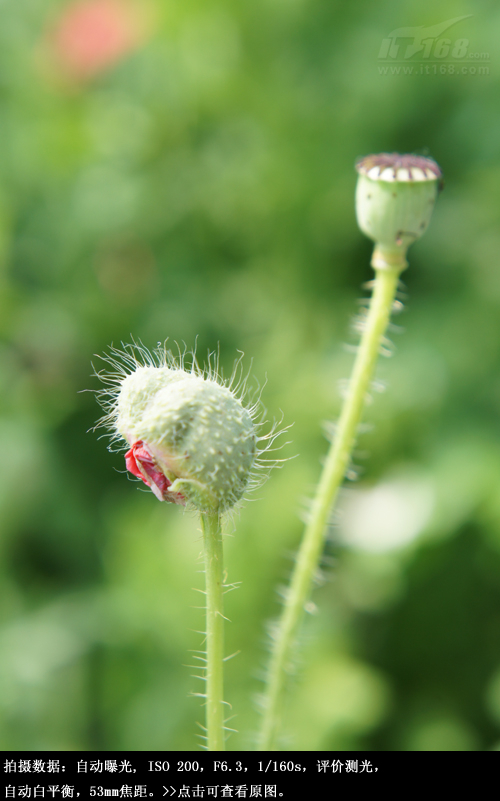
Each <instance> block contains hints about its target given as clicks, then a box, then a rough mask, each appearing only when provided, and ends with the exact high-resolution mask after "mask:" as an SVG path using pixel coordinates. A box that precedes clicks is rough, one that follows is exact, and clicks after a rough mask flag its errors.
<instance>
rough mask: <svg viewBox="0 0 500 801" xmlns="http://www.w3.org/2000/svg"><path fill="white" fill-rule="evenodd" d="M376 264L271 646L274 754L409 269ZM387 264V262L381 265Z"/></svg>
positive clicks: (269, 736) (268, 718) (267, 705)
mask: <svg viewBox="0 0 500 801" xmlns="http://www.w3.org/2000/svg"><path fill="white" fill-rule="evenodd" d="M375 254H376V257H377V258H376V263H373V262H372V263H373V266H374V267H375V282H374V289H373V295H372V299H371V302H370V307H369V310H368V315H367V318H366V322H365V328H364V332H363V336H362V339H361V343H360V346H359V349H358V353H357V356H356V360H355V363H354V367H353V371H352V375H351V379H350V382H349V388H348V392H347V396H346V398H345V401H344V404H343V408H342V412H341V415H340V419H339V423H338V426H337V431H336V436H335V438H334V440H333V442H332V445H331V447H330V451H329V453H328V456H327V459H326V462H325V466H324V469H323V473H322V476H321V480H320V483H319V486H318V489H317V492H316V497H315V499H314V502H313V506H312V509H311V516H310V521H309V523H308V525H307V526H306V530H305V532H304V537H303V539H302V543H301V545H300V548H299V551H298V554H297V558H296V563H295V569H294V572H293V575H292V579H291V584H290V588H289V591H288V594H287V597H286V600H285V606H284V609H283V612H282V616H281V619H280V622H279V627H278V630H277V632H276V637H275V638H274V641H273V646H272V652H271V660H270V665H269V672H268V678H267V687H266V694H265V701H264V710H265V711H264V717H263V722H262V730H261V735H260V740H259V745H258V749H257V750H260V751H275V750H278V749H277V748H276V736H277V732H278V727H279V725H280V719H281V711H282V704H283V697H284V692H285V681H286V676H287V674H288V673H289V672H290V662H291V658H292V649H293V646H294V642H295V638H296V635H297V630H298V627H299V624H300V621H301V619H302V613H303V609H304V605H305V603H306V602H307V599H308V597H309V595H310V592H311V586H312V582H313V578H314V573H315V571H316V570H317V567H318V563H319V560H320V557H321V552H322V549H323V543H324V539H325V533H326V530H327V522H328V517H329V515H330V509H331V507H332V505H333V503H334V502H335V499H336V497H337V494H338V490H339V487H340V485H341V484H342V481H343V480H344V477H345V474H346V471H347V469H348V467H349V462H350V459H351V454H352V450H353V447H354V444H355V442H356V437H357V431H358V427H359V424H360V422H361V417H362V414H363V408H364V405H365V400H366V395H367V392H368V389H369V386H370V382H371V380H372V377H373V373H374V369H375V365H376V362H377V357H378V353H379V350H380V345H381V342H382V338H383V336H384V333H385V330H386V328H387V324H388V322H389V317H390V314H391V309H392V305H393V302H394V298H395V295H396V291H397V286H398V282H399V275H400V273H401V271H402V270H403V269H404V268H405V267H406V261H405V259H404V254H403V255H402V257H401V259H400V263H399V264H395V263H394V262H395V261H397V260H396V259H391V258H387V259H382V255H383V254H382V250H381V248H376V249H375ZM381 261H383V262H384V263H383V264H382V263H380V262H381Z"/></svg>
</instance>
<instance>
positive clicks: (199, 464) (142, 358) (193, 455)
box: [97, 345, 280, 512]
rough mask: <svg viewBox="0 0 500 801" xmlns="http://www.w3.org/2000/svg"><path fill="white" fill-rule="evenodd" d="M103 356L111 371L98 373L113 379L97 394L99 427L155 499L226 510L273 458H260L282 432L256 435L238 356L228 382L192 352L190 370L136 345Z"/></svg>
mask: <svg viewBox="0 0 500 801" xmlns="http://www.w3.org/2000/svg"><path fill="white" fill-rule="evenodd" d="M103 358H104V360H105V361H107V362H108V363H109V364H111V365H112V366H113V368H114V369H115V372H113V373H106V372H100V373H97V375H98V376H99V377H100V378H101V380H103V381H104V382H105V383H107V384H111V387H110V388H109V389H104V390H101V391H100V392H98V397H99V400H100V403H101V405H102V406H103V407H104V409H105V410H106V412H107V415H106V416H105V417H104V418H103V419H102V420H101V421H99V424H98V425H100V424H104V425H106V426H107V427H109V428H110V429H111V431H112V440H113V441H116V442H118V443H120V445H121V444H122V443H123V441H124V440H125V442H126V444H127V447H128V450H127V453H126V454H125V464H126V467H127V470H128V471H129V472H130V473H132V474H133V475H134V476H136V477H137V478H140V479H141V480H142V481H143V482H144V483H145V484H147V486H148V487H150V489H151V490H152V492H153V493H154V494H155V495H156V497H157V498H158V499H159V500H160V501H169V502H171V503H178V504H182V505H184V506H188V507H191V508H194V509H197V510H198V511H201V512H213V511H219V512H223V511H226V510H227V509H230V508H231V507H232V506H234V504H235V503H237V502H238V501H239V500H240V499H241V498H242V497H243V494H244V493H245V491H246V489H247V488H248V487H249V486H251V485H253V484H255V480H256V477H255V475H254V472H253V468H254V467H256V468H259V467H260V468H262V467H266V466H273V464H275V462H271V463H268V464H267V465H266V462H267V460H265V459H262V458H261V457H262V454H263V453H264V452H265V451H266V450H268V448H269V447H270V445H271V444H272V443H273V442H274V440H275V439H276V437H277V436H279V433H280V432H276V431H275V429H274V427H273V428H272V430H271V432H270V433H268V434H266V435H265V436H259V435H258V429H259V426H260V425H261V423H260V422H256V420H255V416H256V413H257V412H258V410H259V408H260V404H259V401H257V403H256V404H254V405H252V406H250V407H247V406H245V405H244V404H243V403H242V400H241V399H240V397H238V387H240V388H242V389H243V390H244V389H245V386H246V379H244V378H242V377H241V373H240V372H239V365H240V363H239V362H238V363H237V365H236V367H235V372H234V374H233V380H232V381H230V382H229V384H226V383H225V382H224V381H223V380H222V379H221V378H220V376H219V374H218V371H217V370H216V369H215V368H209V369H208V370H207V371H203V370H201V369H200V368H199V367H198V365H197V363H196V361H195V359H194V356H193V357H192V364H191V367H190V369H189V370H186V369H185V368H184V360H183V358H182V357H181V358H180V360H176V359H175V358H174V357H173V356H172V354H171V353H170V351H165V350H159V351H157V352H155V353H154V354H151V353H150V352H149V351H147V350H146V349H145V348H143V347H142V346H135V345H134V346H132V345H130V346H129V345H127V346H125V349H124V350H123V351H118V350H116V349H112V353H111V355H110V356H104V357H103ZM237 374H238V375H240V380H239V381H237V380H236V376H237ZM234 384H236V387H235V388H233V385H234ZM263 440H265V441H266V444H265V447H263V448H262V447H260V446H259V443H260V442H261V441H263Z"/></svg>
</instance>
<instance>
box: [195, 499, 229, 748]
mask: <svg viewBox="0 0 500 801" xmlns="http://www.w3.org/2000/svg"><path fill="white" fill-rule="evenodd" d="M201 525H202V529H203V544H204V551H205V582H206V601H207V605H206V613H207V622H206V648H207V664H206V727H207V745H208V750H209V751H224V750H225V746H224V615H223V607H222V595H223V585H224V578H223V569H222V567H223V559H222V531H221V522H220V515H219V514H218V512H214V513H209V512H205V513H203V514H202V515H201Z"/></svg>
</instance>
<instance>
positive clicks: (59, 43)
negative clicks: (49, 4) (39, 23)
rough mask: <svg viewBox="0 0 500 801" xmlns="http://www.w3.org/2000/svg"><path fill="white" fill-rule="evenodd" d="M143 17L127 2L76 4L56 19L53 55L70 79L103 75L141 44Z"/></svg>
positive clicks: (93, 0)
mask: <svg viewBox="0 0 500 801" xmlns="http://www.w3.org/2000/svg"><path fill="white" fill-rule="evenodd" d="M144 23H145V15H144V14H143V13H142V9H141V12H140V10H139V6H138V5H137V4H136V3H133V2H130V0H78V1H77V2H71V3H70V4H69V5H68V6H66V8H65V9H64V10H63V11H62V13H61V14H60V16H59V18H58V19H57V21H56V23H55V26H54V29H53V31H52V34H51V37H50V39H51V44H52V49H53V51H54V55H55V57H56V60H57V62H58V64H59V65H60V67H61V68H62V69H63V70H64V72H65V73H66V74H67V75H69V77H71V78H73V79H76V80H79V81H82V80H83V81H84V80H87V79H89V78H92V77H94V76H95V75H98V74H99V73H102V72H104V71H105V70H106V69H109V68H110V67H112V66H113V65H114V64H116V63H117V62H118V61H120V60H121V59H122V58H123V57H124V56H125V55H127V53H130V52H131V51H132V50H134V49H135V48H136V47H137V46H138V45H139V44H140V42H141V41H142V39H143V36H144V29H145V25H144Z"/></svg>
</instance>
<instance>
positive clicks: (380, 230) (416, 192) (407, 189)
mask: <svg viewBox="0 0 500 801" xmlns="http://www.w3.org/2000/svg"><path fill="white" fill-rule="evenodd" d="M356 170H357V171H358V174H359V178H358V183H357V187H356V217H357V220H358V225H359V227H360V228H361V230H362V231H363V233H365V234H366V235H367V236H368V237H370V239H373V241H374V242H375V251H374V255H373V260H372V265H373V267H375V268H385V269H399V270H401V269H404V268H405V267H406V266H407V262H406V258H405V256H406V251H407V250H408V247H409V246H410V245H411V244H412V243H413V242H415V240H417V239H419V238H420V237H421V236H422V234H423V233H424V231H425V230H426V228H427V226H428V224H429V221H430V218H431V214H432V210H433V208H434V203H435V200H436V196H437V192H438V189H439V188H440V181H441V170H440V169H439V167H438V165H437V164H436V162H435V161H433V160H432V159H428V158H424V157H423V156H412V155H400V154H399V153H379V154H378V155H372V156H365V157H364V158H362V159H361V160H360V161H358V162H357V163H356Z"/></svg>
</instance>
